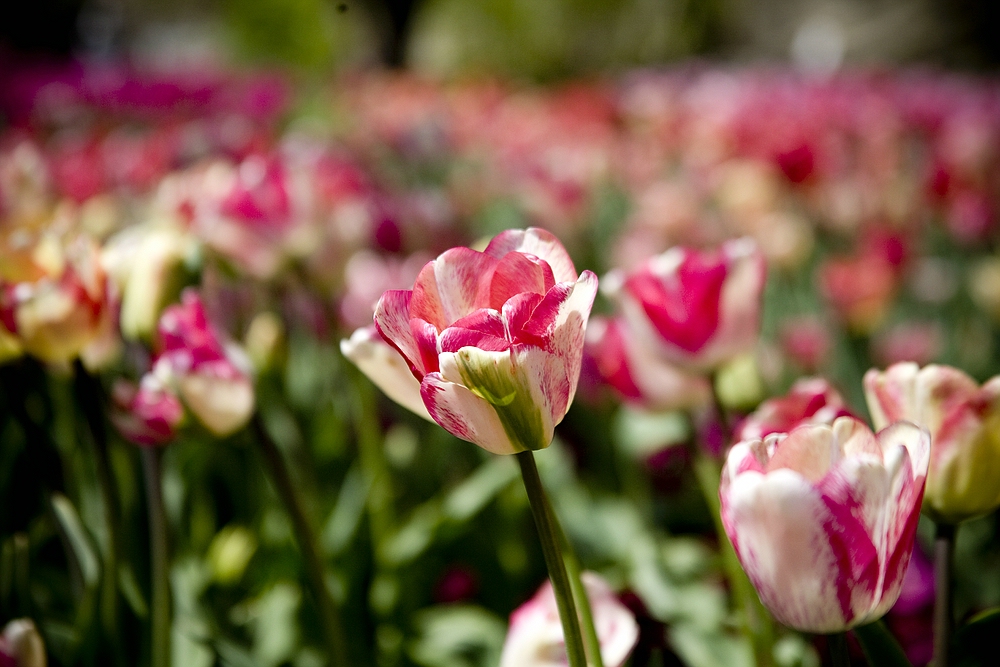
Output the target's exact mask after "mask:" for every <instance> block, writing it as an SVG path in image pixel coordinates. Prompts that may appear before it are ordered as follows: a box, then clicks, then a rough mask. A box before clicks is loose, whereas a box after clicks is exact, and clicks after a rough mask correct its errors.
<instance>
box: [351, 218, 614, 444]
mask: <svg viewBox="0 0 1000 667" xmlns="http://www.w3.org/2000/svg"><path fill="white" fill-rule="evenodd" d="M596 292H597V278H596V276H594V274H593V273H591V272H589V271H584V272H583V273H582V274H581V275H579V276H578V275H577V273H576V269H575V268H574V267H573V262H572V260H571V259H570V257H569V254H568V253H567V252H566V250H565V248H563V246H562V244H560V243H559V241H558V240H557V239H556V238H555V237H554V236H552V234H550V233H549V232H546V231H544V230H542V229H535V228H532V229H527V230H509V231H506V232H503V233H502V234H500V235H499V236H497V237H496V238H494V239H493V240H492V241H491V242H490V243H489V245H488V246H487V247H486V249H485V251H484V252H478V251H476V250H472V249H470V248H452V249H451V250H449V251H447V252H445V253H443V254H442V255H440V256H439V257H438V258H437V259H435V260H433V261H431V262H429V263H428V264H427V265H426V266H425V267H424V268H423V269H422V270H421V271H420V274H419V275H418V276H417V281H416V284H415V285H414V286H413V289H412V290H390V291H388V292H386V293H385V294H383V295H382V298H381V299H380V300H379V302H378V306H377V307H376V309H375V326H376V329H377V330H378V333H379V334H380V335H381V336H382V338H383V339H385V341H386V342H387V343H389V344H390V345H391V346H392V347H393V348H395V349H396V350H397V351H398V352H399V353H400V354H401V355H402V357H403V358H404V360H405V362H406V364H407V365H408V367H409V369H410V372H411V373H412V374H413V376H414V377H415V378H416V379H417V380H418V381H419V382H420V395H421V399H422V400H423V404H424V406H425V407H426V408H427V412H428V413H429V414H430V416H431V417H432V418H433V419H434V421H436V422H437V423H438V424H439V425H441V426H442V427H443V428H444V429H445V430H447V431H448V432H449V433H451V434H452V435H455V436H457V437H459V438H462V439H463V440H468V441H469V442H473V443H475V444H477V445H479V446H480V447H483V448H484V449H487V450H489V451H491V452H493V453H496V454H513V453H516V452H520V451H525V450H533V449H542V448H544V447H548V445H549V444H550V443H551V441H552V436H553V429H554V427H555V425H556V424H557V423H558V422H559V421H560V420H562V418H563V416H565V414H566V411H567V410H568V409H569V405H570V403H571V402H572V401H573V396H574V394H575V392H576V385H577V381H578V380H579V376H580V365H581V360H582V355H583V342H584V331H585V329H586V326H587V319H588V317H589V316H590V308H591V306H592V304H593V301H594V296H595V295H596ZM362 370H364V369H362ZM388 372H389V371H386V373H388Z"/></svg>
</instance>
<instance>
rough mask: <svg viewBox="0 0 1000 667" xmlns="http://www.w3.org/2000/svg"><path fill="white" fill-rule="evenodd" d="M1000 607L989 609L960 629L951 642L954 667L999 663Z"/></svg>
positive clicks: (975, 666) (978, 666)
mask: <svg viewBox="0 0 1000 667" xmlns="http://www.w3.org/2000/svg"><path fill="white" fill-rule="evenodd" d="M998 635H1000V607H994V608H993V609H987V610H986V611H984V612H981V613H979V614H977V615H976V616H974V617H973V618H972V619H970V620H969V622H968V623H966V624H965V625H963V626H962V627H961V628H959V629H958V630H957V631H956V632H955V634H954V636H953V637H952V642H951V664H952V665H953V667H986V666H987V665H995V664H996V661H997V636H998Z"/></svg>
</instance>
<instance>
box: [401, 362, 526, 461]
mask: <svg viewBox="0 0 1000 667" xmlns="http://www.w3.org/2000/svg"><path fill="white" fill-rule="evenodd" d="M420 396H421V397H422V398H423V401H424V406H426V408H427V412H428V413H429V414H430V416H431V418H432V419H433V420H434V421H435V422H437V423H438V424H439V425H440V426H441V428H443V429H444V430H446V431H448V433H451V434H452V435H453V436H455V437H456V438H461V439H462V440H467V441H468V442H471V443H474V444H476V445H479V446H480V447H482V448H483V449H485V450H487V451H489V452H492V453H494V454H515V453H517V452H518V451H521V449H520V448H517V447H515V446H514V444H513V443H512V442H511V441H510V438H508V437H507V434H506V432H505V431H504V428H503V424H501V423H500V419H499V417H497V413H496V412H495V411H494V410H493V406H491V405H490V404H489V403H487V402H486V401H485V400H483V399H482V398H480V397H479V396H476V395H475V394H473V393H472V392H471V391H469V389H467V388H466V387H464V386H462V385H461V384H457V383H454V382H448V381H447V380H445V379H444V378H443V377H442V376H441V373H429V374H428V375H426V376H424V380H423V382H422V383H421V384H420Z"/></svg>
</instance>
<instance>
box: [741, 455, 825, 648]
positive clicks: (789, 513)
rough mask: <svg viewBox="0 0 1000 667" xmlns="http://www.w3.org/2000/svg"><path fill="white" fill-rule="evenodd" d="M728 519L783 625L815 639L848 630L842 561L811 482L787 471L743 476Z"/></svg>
mask: <svg viewBox="0 0 1000 667" xmlns="http://www.w3.org/2000/svg"><path fill="white" fill-rule="evenodd" d="M722 512H723V513H722V519H723V523H724V525H725V526H726V532H727V533H728V534H729V535H730V538H731V539H732V541H733V547H734V548H735V549H736V551H737V554H738V555H739V557H740V562H741V563H743V567H744V569H745V570H746V572H747V575H748V576H749V577H750V580H751V581H752V582H753V584H754V588H756V589H757V592H758V594H759V595H760V599H761V602H763V603H764V605H765V606H767V608H768V609H769V610H771V613H772V614H774V617H775V618H776V619H777V620H778V621H780V622H781V623H784V624H785V625H788V626H791V627H793V628H797V629H800V630H806V631H809V632H838V631H841V630H843V629H844V628H845V618H844V612H843V608H842V605H841V603H840V600H839V597H838V590H837V585H836V582H837V579H838V576H839V567H838V562H837V557H836V555H835V554H834V552H833V549H832V548H831V546H830V542H829V539H828V534H827V532H826V530H825V527H824V526H825V524H826V523H827V521H828V518H829V512H828V510H827V507H826V504H825V503H824V502H823V499H822V497H821V496H820V494H819V493H817V491H816V489H815V488H814V487H813V486H812V484H810V483H809V481H808V480H806V479H805V478H804V477H802V476H801V475H799V474H798V473H796V472H794V471H792V470H788V469H785V468H782V469H780V470H775V471H773V472H770V473H768V474H767V475H766V476H765V475H761V474H759V473H756V472H746V473H743V474H741V475H738V476H737V477H735V479H733V480H732V482H731V484H730V485H729V487H728V491H727V493H726V494H725V495H724V496H723V504H722Z"/></svg>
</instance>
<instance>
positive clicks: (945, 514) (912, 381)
mask: <svg viewBox="0 0 1000 667" xmlns="http://www.w3.org/2000/svg"><path fill="white" fill-rule="evenodd" d="M864 385H865V396H866V398H867V399H868V408H869V409H870V410H871V413H872V421H873V422H874V423H875V425H876V426H879V425H881V424H885V423H888V422H891V421H895V420H900V419H906V420H909V421H912V422H914V423H915V424H919V425H920V426H923V427H924V428H926V429H927V430H928V431H930V434H931V458H930V469H929V471H928V473H927V492H926V494H925V496H924V512H925V513H926V514H927V515H929V516H930V517H931V518H932V519H934V520H935V521H944V522H946V523H957V522H960V521H964V520H965V519H970V518H972V517H975V516H980V515H983V514H987V513H988V512H992V511H993V510H994V509H996V508H997V506H1000V484H997V480H998V479H1000V376H998V377H994V378H993V379H991V380H989V381H988V382H986V383H985V384H984V385H983V386H982V387H980V386H979V385H978V384H977V383H976V381H975V380H973V379H972V378H971V377H969V376H968V375H966V374H965V373H963V372H962V371H960V370H958V369H957V368H952V367H950V366H939V365H935V364H932V365H930V366H925V367H923V368H920V367H919V366H917V364H915V363H912V362H904V363H899V364H894V365H892V366H890V367H889V368H888V369H886V370H885V371H882V372H880V371H877V370H875V369H872V370H870V371H868V373H867V374H866V375H865V380H864Z"/></svg>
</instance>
